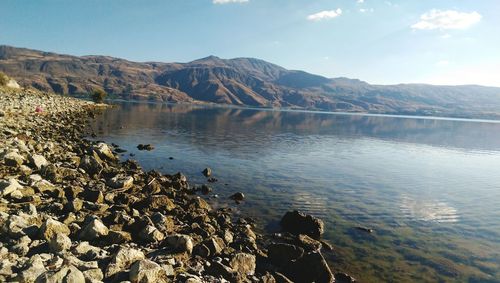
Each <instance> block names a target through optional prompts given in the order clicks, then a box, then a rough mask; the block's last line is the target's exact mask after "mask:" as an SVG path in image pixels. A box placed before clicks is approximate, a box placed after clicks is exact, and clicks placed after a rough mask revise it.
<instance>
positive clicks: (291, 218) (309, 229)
mask: <svg viewBox="0 0 500 283" xmlns="http://www.w3.org/2000/svg"><path fill="white" fill-rule="evenodd" d="M281 227H282V228H283V230H285V231H288V232H290V233H293V234H305V235H308V236H311V237H313V238H316V239H318V238H320V237H321V235H322V234H323V231H324V224H323V221H322V220H321V219H318V218H316V217H313V216H311V215H306V214H304V213H300V212H298V211H289V212H287V213H286V214H285V216H283V218H282V219H281Z"/></svg>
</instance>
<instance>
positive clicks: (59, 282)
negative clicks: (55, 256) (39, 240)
mask: <svg viewBox="0 0 500 283" xmlns="http://www.w3.org/2000/svg"><path fill="white" fill-rule="evenodd" d="M69 282H71V283H85V277H84V276H83V273H82V272H81V271H80V270H78V268H76V267H74V266H71V265H70V266H63V267H62V268H61V269H60V270H58V271H47V272H45V273H43V274H42V275H40V276H39V277H38V278H37V279H36V283H69Z"/></svg>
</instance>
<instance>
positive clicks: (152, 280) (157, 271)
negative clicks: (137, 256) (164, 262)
mask: <svg viewBox="0 0 500 283" xmlns="http://www.w3.org/2000/svg"><path fill="white" fill-rule="evenodd" d="M129 278H130V281H131V282H138V283H166V282H169V280H168V278H167V272H166V271H165V270H164V269H163V268H161V266H160V265H158V264H157V263H156V262H153V261H151V260H148V259H143V260H139V261H136V262H135V263H134V264H132V266H131V267H130V272H129Z"/></svg>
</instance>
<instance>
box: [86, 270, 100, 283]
mask: <svg viewBox="0 0 500 283" xmlns="http://www.w3.org/2000/svg"><path fill="white" fill-rule="evenodd" d="M82 273H83V277H85V282H87V283H93V282H99V281H102V280H103V279H104V274H103V273H102V271H101V270H100V269H99V268H95V269H89V270H85V271H83V272H82Z"/></svg>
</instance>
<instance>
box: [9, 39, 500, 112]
mask: <svg viewBox="0 0 500 283" xmlns="http://www.w3.org/2000/svg"><path fill="white" fill-rule="evenodd" d="M0 71H3V72H5V73H7V74H8V75H9V76H11V77H13V78H15V79H16V80H17V81H18V82H19V83H20V84H21V85H23V86H31V87H34V88H37V89H40V90H45V91H54V92H56V93H66V94H86V93H90V92H91V91H92V90H93V89H95V88H103V89H104V90H106V91H107V92H108V93H110V94H111V96H113V97H118V98H122V99H127V100H144V99H147V100H155V101H166V102H208V103H220V104H232V105H242V106H244V105H248V106H254V107H287V108H301V109H312V110H326V111H343V112H368V113H386V114H407V115H437V116H460V117H481V118H484V117H500V111H498V110H497V109H500V108H499V107H500V88H498V87H488V86H478V85H460V86H436V85H428V84H396V85H377V84H369V83H367V82H364V81H362V80H359V79H350V78H345V77H340V78H327V77H324V76H320V75H315V74H310V73H307V72H304V71H301V70H288V69H285V68H283V67H281V66H278V65H276V64H273V63H270V62H266V61H264V60H261V59H257V58H248V57H238V58H233V59H222V58H219V57H217V56H214V55H210V56H207V57H204V58H200V59H197V60H193V61H191V62H187V63H164V62H133V61H129V60H126V59H121V58H115V57H112V56H102V55H85V56H73V55H66V54H57V53H53V52H44V51H38V50H32V49H28V48H17V47H12V46H6V45H0Z"/></svg>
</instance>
